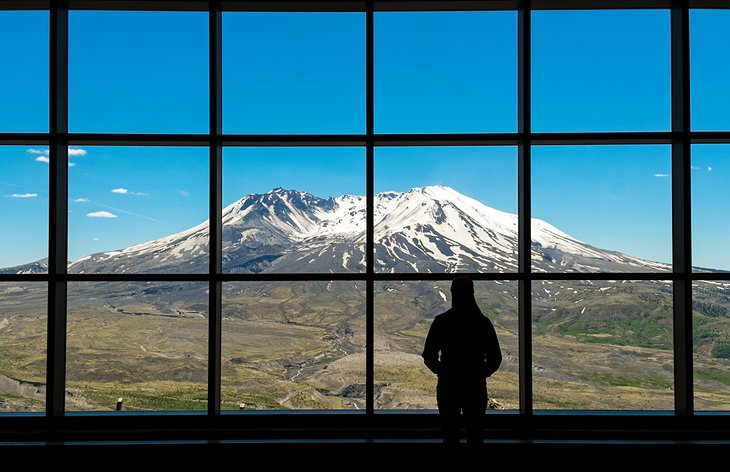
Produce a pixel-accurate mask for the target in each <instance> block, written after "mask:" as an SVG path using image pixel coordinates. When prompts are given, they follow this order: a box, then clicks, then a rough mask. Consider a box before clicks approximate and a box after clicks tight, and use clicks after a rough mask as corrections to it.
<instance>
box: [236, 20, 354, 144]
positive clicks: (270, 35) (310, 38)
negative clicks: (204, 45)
mask: <svg viewBox="0 0 730 472" xmlns="http://www.w3.org/2000/svg"><path fill="white" fill-rule="evenodd" d="M223 131H224V132H226V133H246V134H257V133H259V134H297V133H364V132H365V14H364V13H322V12H316V13H313V12H307V13H263V12H227V13H224V14H223Z"/></svg>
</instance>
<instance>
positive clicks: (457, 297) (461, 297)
mask: <svg viewBox="0 0 730 472" xmlns="http://www.w3.org/2000/svg"><path fill="white" fill-rule="evenodd" d="M472 305H476V300H475V299H474V282H473V281H472V280H471V279H470V278H469V277H466V276H463V275H460V276H458V277H456V278H454V280H453V281H452V282H451V306H453V307H455V308H458V307H466V306H472Z"/></svg>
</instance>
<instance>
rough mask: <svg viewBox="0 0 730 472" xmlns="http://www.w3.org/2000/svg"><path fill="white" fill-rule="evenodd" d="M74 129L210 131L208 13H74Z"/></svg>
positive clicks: (71, 85) (71, 60) (71, 79)
mask: <svg viewBox="0 0 730 472" xmlns="http://www.w3.org/2000/svg"><path fill="white" fill-rule="evenodd" d="M68 21H69V53H68V60H69V106H68V111H69V128H70V130H71V131H72V132H115V133H205V132H208V128H209V121H208V119H209V116H210V115H209V111H208V14H207V13H204V12H152V11H136V12H135V11H77V10H74V11H71V12H69V20H68Z"/></svg>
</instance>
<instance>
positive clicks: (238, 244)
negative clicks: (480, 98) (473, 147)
mask: <svg viewBox="0 0 730 472" xmlns="http://www.w3.org/2000/svg"><path fill="white" fill-rule="evenodd" d="M365 208H366V199H365V197H364V196H360V195H341V196H337V197H328V198H321V197H317V196H315V195H312V194H310V193H307V192H303V191H299V190H294V189H283V188H281V187H277V188H275V189H272V190H270V191H269V192H266V193H262V194H250V195H246V196H244V197H242V198H240V199H238V200H236V201H235V202H233V203H231V204H230V205H228V206H226V207H225V208H224V209H223V212H222V215H223V225H222V227H223V232H222V241H223V269H224V271H225V272H231V273H260V272H279V273H286V272H308V273H328V272H331V273H337V272H364V270H365V252H364V251H365V220H366V218H365ZM374 217H375V218H374V221H375V258H374V260H375V266H376V267H375V271H376V272H391V273H395V272H425V273H428V272H449V273H451V272H516V271H517V245H518V234H517V228H518V226H517V221H518V220H517V215H515V214H512V213H507V212H504V211H501V210H497V209H495V208H492V207H489V206H487V205H485V204H483V203H481V202H479V201H477V200H475V199H473V198H471V197H468V196H466V195H463V194H461V193H459V192H458V191H456V190H454V189H453V188H450V187H446V186H441V185H432V186H425V187H416V188H413V189H411V190H409V191H407V192H394V191H389V192H381V193H378V194H376V195H374ZM532 239H533V240H532V261H533V271H537V272H544V271H554V270H559V271H585V272H607V271H609V272H611V271H612V272H616V271H620V272H638V271H649V272H654V271H669V270H670V269H671V266H670V265H669V264H664V263H659V262H653V261H647V260H643V259H640V258H637V257H633V256H629V255H626V254H622V253H619V252H616V251H610V250H605V249H600V248H597V247H595V246H592V245H590V244H588V243H585V242H582V241H580V240H578V239H576V238H573V237H571V236H570V235H568V234H567V233H565V232H563V231H561V230H559V229H558V228H556V227H555V226H553V225H551V224H549V223H547V222H545V221H543V220H540V219H536V218H533V219H532ZM207 245H208V221H207V220H206V221H204V222H202V223H200V224H198V225H196V226H194V227H192V228H189V229H187V230H184V231H181V232H179V233H175V234H172V235H168V236H165V237H162V238H158V239H155V240H152V241H146V242H143V243H139V244H135V245H132V246H129V247H127V248H123V249H119V250H115V251H106V252H100V253H94V254H90V255H87V256H85V257H82V258H81V259H79V260H77V261H74V262H72V263H71V264H70V265H69V273H160V272H162V273H175V272H179V273H207V271H208V248H207ZM38 267H40V266H38ZM36 268H37V267H36ZM15 269H17V270H28V268H27V267H25V266H17V267H16V268H15ZM6 270H8V269H6ZM18 273H21V272H18Z"/></svg>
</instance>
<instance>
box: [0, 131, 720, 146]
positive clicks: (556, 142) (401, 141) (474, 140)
mask: <svg viewBox="0 0 730 472" xmlns="http://www.w3.org/2000/svg"><path fill="white" fill-rule="evenodd" d="M689 136H690V138H689V139H690V142H691V143H692V144H730V131H693V132H691V133H689ZM57 137H58V138H59V139H64V140H67V141H68V143H69V145H71V146H171V147H174V146H186V147H187V146H189V147H195V146H199V147H203V146H209V145H210V143H211V140H212V141H214V142H215V143H217V144H219V145H221V146H224V147H364V146H366V145H367V141H368V136H367V135H366V134H309V135H299V134H281V135H278V134H275V135H272V134H256V135H254V134H250V135H249V134H220V135H210V134H207V133H201V134H146V133H69V134H63V135H58V136H57ZM372 139H373V142H374V145H375V147H406V146H408V147H433V146H518V145H520V144H523V143H527V142H530V143H531V144H532V145H533V146H571V145H574V146H585V145H590V146H601V145H606V146H610V145H642V144H646V145H653V144H671V143H673V142H676V141H677V140H683V139H685V135H684V134H682V133H677V132H664V131H659V132H653V131H652V132H641V131H639V132H633V131H627V132H611V133H572V132H569V133H532V134H529V135H528V134H524V133H465V134H454V133H450V134H374V135H372ZM50 140H51V134H50V133H0V145H2V146H12V145H36V146H39V145H40V146H44V145H45V146H47V145H48V144H49V142H50Z"/></svg>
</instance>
